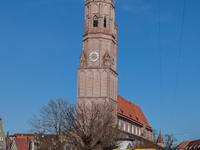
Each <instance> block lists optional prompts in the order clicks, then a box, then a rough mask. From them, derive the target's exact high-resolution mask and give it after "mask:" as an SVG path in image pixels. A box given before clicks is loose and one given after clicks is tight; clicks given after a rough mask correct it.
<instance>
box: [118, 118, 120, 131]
mask: <svg viewBox="0 0 200 150" xmlns="http://www.w3.org/2000/svg"><path fill="white" fill-rule="evenodd" d="M118 126H119V129H121V121H120V120H118Z"/></svg>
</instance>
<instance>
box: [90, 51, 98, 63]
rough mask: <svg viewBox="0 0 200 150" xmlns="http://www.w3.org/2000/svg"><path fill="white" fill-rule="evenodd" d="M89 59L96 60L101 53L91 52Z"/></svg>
mask: <svg viewBox="0 0 200 150" xmlns="http://www.w3.org/2000/svg"><path fill="white" fill-rule="evenodd" d="M89 59H90V61H92V62H96V61H97V60H98V59H99V54H98V53H97V52H91V53H90V55H89Z"/></svg>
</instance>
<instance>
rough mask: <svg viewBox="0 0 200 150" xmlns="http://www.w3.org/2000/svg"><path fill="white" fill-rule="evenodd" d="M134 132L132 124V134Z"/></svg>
mask: <svg viewBox="0 0 200 150" xmlns="http://www.w3.org/2000/svg"><path fill="white" fill-rule="evenodd" d="M133 133H134V126H133V125H132V134H133Z"/></svg>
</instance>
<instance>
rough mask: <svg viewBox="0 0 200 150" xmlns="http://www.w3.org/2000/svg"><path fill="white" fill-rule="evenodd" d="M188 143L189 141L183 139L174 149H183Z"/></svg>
mask: <svg viewBox="0 0 200 150" xmlns="http://www.w3.org/2000/svg"><path fill="white" fill-rule="evenodd" d="M189 143H190V141H183V142H182V143H181V144H179V145H178V147H177V148H176V149H185V148H186V147H187V145H188V144H189Z"/></svg>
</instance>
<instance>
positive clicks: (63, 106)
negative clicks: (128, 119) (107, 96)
mask: <svg viewBox="0 0 200 150" xmlns="http://www.w3.org/2000/svg"><path fill="white" fill-rule="evenodd" d="M28 123H29V124H30V125H31V127H32V131H33V132H36V133H37V134H39V135H40V138H39V139H40V149H41V150H49V149H52V150H56V149H59V150H61V149H63V148H64V145H65V143H66V142H67V143H69V144H70V145H71V146H72V147H74V148H76V149H77V150H96V149H101V150H112V149H114V148H116V147H118V144H120V142H116V140H121V139H122V138H123V137H124V136H125V135H124V134H123V133H122V132H121V131H120V130H118V127H117V112H116V109H114V105H112V104H110V103H108V102H102V103H94V102H92V101H90V102H89V103H88V102H87V103H85V102H84V101H82V102H81V103H79V104H78V105H77V106H76V105H72V104H69V102H68V101H66V100H64V99H62V98H58V99H55V100H50V102H49V103H48V105H47V106H43V107H42V109H40V117H39V118H38V117H36V116H34V117H33V118H32V119H31V120H29V121H28ZM44 134H51V135H52V136H45V137H44V136H43V137H42V135H44Z"/></svg>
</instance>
